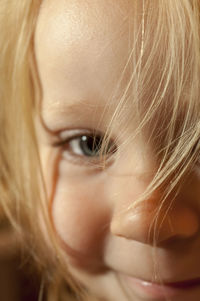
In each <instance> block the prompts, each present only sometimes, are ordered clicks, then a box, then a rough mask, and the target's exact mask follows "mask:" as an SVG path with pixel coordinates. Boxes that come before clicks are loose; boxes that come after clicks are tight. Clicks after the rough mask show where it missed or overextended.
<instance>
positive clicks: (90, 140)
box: [68, 135, 103, 157]
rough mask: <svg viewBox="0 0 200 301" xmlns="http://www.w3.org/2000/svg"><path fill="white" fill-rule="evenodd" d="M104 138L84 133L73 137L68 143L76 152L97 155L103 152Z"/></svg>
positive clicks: (90, 155)
mask: <svg viewBox="0 0 200 301" xmlns="http://www.w3.org/2000/svg"><path fill="white" fill-rule="evenodd" d="M102 140H103V139H102V137H101V136H94V135H93V136H91V135H90V136H89V135H82V136H80V137H76V138H72V139H71V140H70V141H69V142H68V145H69V148H70V150H71V151H72V152H73V153H74V154H77V155H80V156H87V157H97V156H99V155H100V152H101V147H102Z"/></svg>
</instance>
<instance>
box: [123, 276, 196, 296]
mask: <svg viewBox="0 0 200 301" xmlns="http://www.w3.org/2000/svg"><path fill="white" fill-rule="evenodd" d="M122 278H123V280H124V281H125V282H126V283H127V284H128V286H129V287H130V288H131V289H132V290H133V291H134V292H135V293H136V294H137V295H139V296H140V297H142V298H146V299H147V300H148V299H151V300H152V299H153V300H163V299H164V300H166V299H167V298H177V297H181V296H182V295H184V296H185V294H186V293H189V292H191V291H194V290H196V289H198V288H200V278H195V279H188V280H184V281H174V282H173V281H169V282H160V283H156V282H151V281H147V280H143V279H139V278H135V277H131V276H127V275H122ZM188 300H189V299H188Z"/></svg>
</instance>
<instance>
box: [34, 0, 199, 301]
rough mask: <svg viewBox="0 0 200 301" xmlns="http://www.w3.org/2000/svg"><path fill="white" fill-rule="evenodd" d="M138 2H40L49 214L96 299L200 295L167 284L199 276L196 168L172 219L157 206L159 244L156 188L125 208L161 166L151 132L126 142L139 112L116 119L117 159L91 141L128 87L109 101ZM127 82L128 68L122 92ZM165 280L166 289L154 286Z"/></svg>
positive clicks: (180, 299) (189, 300)
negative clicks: (103, 155)
mask: <svg viewBox="0 0 200 301" xmlns="http://www.w3.org/2000/svg"><path fill="white" fill-rule="evenodd" d="M132 6H133V3H132V1H129V0H88V1H80V0H79V1H78V0H68V1H66V0H60V1H54V0H46V1H43V7H42V9H41V14H40V17H39V20H38V26H37V29H36V40H35V43H36V44H35V47H36V48H35V49H36V59H37V64H38V69H39V75H40V79H41V85H42V91H43V99H42V107H41V117H42V120H43V122H41V124H40V125H39V134H38V135H39V147H40V152H41V158H42V165H43V171H44V176H45V181H46V184H47V190H48V195H49V199H50V204H51V206H50V211H51V214H52V221H53V223H54V227H55V230H56V232H57V234H58V235H59V237H60V238H61V240H62V243H63V244H62V246H63V248H64V249H65V251H66V260H67V261H68V265H69V268H70V271H71V273H72V274H73V275H74V276H75V278H76V279H79V280H80V282H81V283H82V284H83V285H85V286H86V287H87V288H88V289H89V290H90V291H92V292H93V293H94V294H95V295H96V296H98V297H99V298H102V299H103V300H108V301H111V300H112V301H126V300H129V301H130V300H134V301H142V300H165V297H166V298H168V299H170V298H171V299H170V300H176V301H184V300H185V301H196V300H199V299H200V282H198V285H192V284H191V283H189V282H187V285H186V286H187V287H185V288H184V289H183V287H184V285H180V287H181V288H179V289H178V288H177V287H178V285H174V286H167V285H166V283H167V282H168V283H169V282H170V283H171V282H173V283H174V282H182V281H185V280H187V281H189V280H192V279H197V278H200V260H199V248H200V238H199V237H198V236H197V234H198V231H199V216H200V214H199V210H200V206H199V207H198V201H199V195H200V187H199V186H200V185H199V175H198V174H197V173H195V172H194V174H191V176H190V183H189V182H188V183H185V185H184V191H183V190H182V191H181V192H180V194H179V195H178V196H177V198H176V200H175V203H174V207H173V208H172V209H171V210H170V211H169V213H168V216H167V217H166V216H165V212H162V211H161V213H160V218H159V219H158V223H157V227H158V228H159V232H158V236H157V238H156V239H157V247H155V248H154V247H153V236H152V234H151V233H150V232H151V231H150V224H151V221H152V219H153V216H154V215H155V212H156V209H157V208H158V206H159V202H160V194H159V192H155V193H154V195H152V197H151V199H148V200H147V201H146V202H142V203H140V205H138V206H136V207H134V208H132V209H131V210H130V211H128V212H127V211H126V210H125V209H127V208H128V206H129V205H131V204H134V201H135V200H136V199H137V198H138V197H139V196H140V195H141V194H142V192H144V190H145V188H146V187H147V185H148V183H149V181H150V180H151V179H152V176H153V174H154V171H155V169H156V165H157V162H156V159H155V157H154V152H153V146H152V145H148V144H147V143H146V142H145V141H146V140H147V137H145V135H140V137H136V138H135V139H133V140H132V141H131V143H129V144H126V143H125V142H126V140H127V139H129V137H130V134H131V132H132V129H133V127H136V126H137V124H136V120H134V112H133V121H132V123H131V124H130V127H128V128H127V127H126V130H123V129H124V128H123V122H124V121H122V122H121V123H119V124H117V123H115V127H114V130H113V132H112V137H111V141H110V145H111V146H112V147H113V149H115V148H116V147H117V148H118V149H117V150H116V149H115V150H116V152H115V154H114V156H113V159H112V158H111V153H109V152H108V157H109V156H110V161H108V164H107V165H106V166H105V168H104V169H101V168H99V167H98V166H99V163H101V162H100V161H101V160H100V158H99V157H98V152H96V153H95V151H94V150H92V147H91V145H92V142H91V141H92V138H91V137H92V135H93V133H94V131H96V132H97V133H99V136H101V135H103V134H104V133H105V131H106V128H107V125H108V124H109V122H110V119H111V117H112V115H113V113H114V110H115V108H116V105H117V104H118V102H119V99H120V95H121V94H122V93H121V92H122V91H118V93H117V94H116V96H115V100H114V101H112V102H111V103H109V99H110V97H111V96H112V93H114V90H115V88H116V85H117V83H118V81H119V79H120V77H121V74H122V71H123V68H124V66H125V64H126V61H127V58H128V54H129V53H128V44H129V41H130V36H129V25H130V23H131V22H130V18H128V14H129V13H130V11H131V9H132ZM131 14H133V13H130V15H131ZM128 80H129V74H128V72H127V74H125V76H124V78H123V80H122V82H121V86H120V89H122V90H123V88H125V87H126V85H127V83H128ZM108 105H109V106H108ZM89 136H90V138H89ZM61 141H65V143H63V145H61V143H60V142H61ZM118 154H119V156H118ZM168 201H169V203H170V200H168ZM148 235H149V239H148ZM154 251H155V253H154ZM153 254H155V258H156V261H155V262H154V257H153ZM161 279H162V280H163V282H164V283H165V285H164V286H163V287H161V286H160V285H158V284H155V283H154V284H152V283H151V281H153V282H157V283H159V281H161ZM144 281H147V282H144ZM179 284H180V283H179Z"/></svg>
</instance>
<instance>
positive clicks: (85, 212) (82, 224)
mask: <svg viewBox="0 0 200 301" xmlns="http://www.w3.org/2000/svg"><path fill="white" fill-rule="evenodd" d="M103 183H105V181H104V180H101V179H100V178H99V176H93V177H91V176H85V177H82V176H81V175H80V176H77V177H75V176H73V174H71V177H70V175H67V176H66V175H65V174H64V173H63V172H62V169H60V170H59V174H58V180H57V185H56V189H55V193H54V196H53V201H52V209H51V210H52V219H53V223H54V227H55V230H56V232H57V234H58V236H59V238H60V239H61V241H62V243H63V245H64V248H65V250H66V253H68V255H69V256H70V257H72V259H76V260H78V261H81V260H84V261H85V260H86V258H88V260H90V261H91V260H92V261H94V260H97V261H99V260H100V258H102V256H103V247H104V241H105V237H106V233H107V230H108V226H109V218H110V217H109V216H110V210H109V206H108V204H107V200H106V191H105V190H106V188H105V187H104V184H103ZM80 264H81V262H80Z"/></svg>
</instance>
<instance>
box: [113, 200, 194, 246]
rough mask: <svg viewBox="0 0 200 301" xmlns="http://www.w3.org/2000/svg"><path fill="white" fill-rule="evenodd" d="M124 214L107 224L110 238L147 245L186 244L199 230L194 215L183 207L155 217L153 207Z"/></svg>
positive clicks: (116, 216)
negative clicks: (177, 242)
mask: <svg viewBox="0 0 200 301" xmlns="http://www.w3.org/2000/svg"><path fill="white" fill-rule="evenodd" d="M140 209H142V210H138V208H137V210H136V212H135V211H134V209H133V211H126V212H123V213H119V214H118V215H116V214H115V215H114V216H113V218H112V221H111V225H110V231H111V233H112V234H113V235H116V236H120V237H124V238H126V239H129V240H135V241H139V242H142V243H145V244H150V245H163V244H168V243H170V244H171V243H174V242H176V241H179V242H180V241H185V240H189V239H191V238H194V236H195V235H196V234H197V232H198V231H199V225H200V223H199V219H198V214H196V212H195V211H194V210H193V209H191V208H189V207H186V206H176V207H174V208H172V209H170V210H169V211H168V214H166V211H164V210H163V211H160V212H159V214H156V210H155V207H154V208H153V207H152V208H150V207H149V208H148V209H147V207H145V208H144V207H143V208H142V207H141V208H140Z"/></svg>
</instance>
